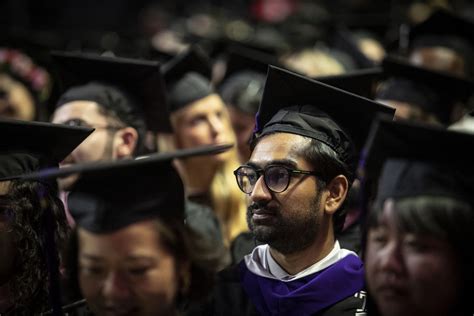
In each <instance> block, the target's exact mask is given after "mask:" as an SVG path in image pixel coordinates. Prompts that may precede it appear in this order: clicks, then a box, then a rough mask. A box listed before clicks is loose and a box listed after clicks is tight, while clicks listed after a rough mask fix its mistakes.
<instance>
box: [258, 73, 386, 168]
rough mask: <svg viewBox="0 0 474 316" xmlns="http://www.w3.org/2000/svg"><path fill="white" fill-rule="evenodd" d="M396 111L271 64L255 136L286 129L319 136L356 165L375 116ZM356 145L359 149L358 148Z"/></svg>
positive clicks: (344, 159)
mask: <svg viewBox="0 0 474 316" xmlns="http://www.w3.org/2000/svg"><path fill="white" fill-rule="evenodd" d="M394 112H395V110H394V109H392V108H389V107H387V106H384V105H382V104H379V103H376V102H373V101H371V100H369V99H366V98H363V97H360V96H358V95H355V94H352V93H350V92H347V91H344V90H341V89H338V88H335V87H332V86H329V85H326V84H324V83H321V82H318V81H316V80H312V79H309V78H307V77H304V76H300V75H298V74H295V73H292V72H290V71H287V70H283V69H280V68H276V67H273V66H270V67H269V70H268V75H267V81H266V84H265V90H264V93H263V98H262V102H261V104H260V108H259V111H258V113H257V115H256V125H255V130H254V138H258V137H261V136H263V135H266V134H269V133H272V132H286V133H293V134H298V135H302V136H306V137H310V138H313V139H317V140H319V141H321V142H323V143H325V144H326V145H328V146H329V147H331V148H332V149H333V150H334V151H336V153H338V155H339V157H340V158H341V159H342V160H343V161H345V162H346V163H348V164H350V165H351V164H355V157H354V156H355V155H357V150H359V149H360V148H362V146H363V144H364V143H365V139H366V136H367V134H368V132H369V128H370V124H371V122H372V120H373V118H374V117H375V116H376V115H377V114H378V113H381V114H386V115H389V116H393V114H394ZM354 145H355V146H356V148H354Z"/></svg>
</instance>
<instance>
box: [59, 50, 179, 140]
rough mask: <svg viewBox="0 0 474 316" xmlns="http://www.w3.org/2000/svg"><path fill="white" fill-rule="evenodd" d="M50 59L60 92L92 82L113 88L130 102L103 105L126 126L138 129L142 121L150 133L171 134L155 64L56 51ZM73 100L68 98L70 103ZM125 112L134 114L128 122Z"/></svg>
mask: <svg viewBox="0 0 474 316" xmlns="http://www.w3.org/2000/svg"><path fill="white" fill-rule="evenodd" d="M52 57H53V60H54V61H55V63H56V65H57V66H58V70H59V75H60V79H61V82H60V84H61V90H62V91H63V92H65V91H66V90H68V89H70V88H72V87H78V86H84V85H86V84H88V83H90V82H93V81H96V82H101V83H103V84H105V85H107V86H114V87H115V88H116V89H117V90H120V91H121V92H122V94H126V95H127V98H126V99H127V101H130V100H133V102H129V103H125V102H123V103H110V104H105V105H104V106H105V107H107V106H112V105H115V106H117V107H116V108H110V109H112V110H114V112H116V113H117V115H118V116H119V117H120V118H121V119H122V120H123V121H124V122H125V123H127V124H129V125H130V126H132V127H134V128H136V129H140V128H142V125H143V124H144V123H143V120H144V121H145V122H146V127H147V128H148V129H149V130H152V131H160V132H168V131H171V124H170V122H169V116H168V114H167V105H166V96H165V95H166V91H165V85H164V81H163V78H162V76H161V71H160V64H159V63H158V62H155V61H145V60H138V59H129V58H119V57H107V56H99V55H94V54H86V53H75V52H57V51H56V52H53V53H52ZM83 93H84V94H85V96H90V95H91V92H85V91H84V90H83ZM114 94H116V93H115V92H114ZM76 97H77V99H76V100H82V99H81V97H83V95H81V94H77V96H76ZM101 98H102V97H101ZM73 100H74V99H71V98H69V101H73ZM106 100H107V99H106ZM62 104H64V102H59V103H58V106H60V105H62ZM100 104H102V103H100ZM126 113H131V114H133V115H131V116H130V117H129V118H128V119H127V115H125V114H126Z"/></svg>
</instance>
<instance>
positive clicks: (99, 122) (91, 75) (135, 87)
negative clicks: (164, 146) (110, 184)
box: [52, 52, 168, 190]
mask: <svg viewBox="0 0 474 316" xmlns="http://www.w3.org/2000/svg"><path fill="white" fill-rule="evenodd" d="M53 58H54V60H55V61H56V63H57V65H58V68H59V73H60V74H61V79H62V84H63V86H66V87H67V88H68V89H67V90H66V91H65V92H64V93H63V94H62V95H61V96H60V98H59V100H58V102H57V105H56V110H55V112H54V114H53V117H52V122H53V123H62V124H68V125H74V126H87V127H92V128H94V129H95V131H94V133H93V134H92V135H91V136H90V138H88V139H87V141H85V142H84V143H82V144H81V145H80V146H79V147H78V148H77V149H76V150H75V151H74V152H73V153H71V155H69V156H68V157H67V158H66V159H65V160H64V161H63V162H62V165H70V164H76V163H82V162H90V161H98V160H117V159H124V158H130V157H133V156H136V155H139V154H144V153H145V152H146V150H145V137H146V133H147V130H153V131H159V130H160V128H161V129H162V130H161V131H166V129H167V127H168V126H167V123H168V122H167V121H166V122H161V121H162V120H163V119H164V118H166V117H167V115H164V113H165V111H166V104H165V100H164V96H163V94H164V87H163V82H162V79H161V74H160V68H159V65H158V64H157V63H155V62H144V61H138V60H134V59H124V58H116V57H104V56H98V55H87V54H77V53H65V52H56V53H53ZM157 114H161V115H160V117H162V118H161V119H157V116H158V115H157ZM154 125H158V126H154ZM74 182H75V178H74V177H68V178H65V179H62V180H61V181H60V186H61V188H62V189H63V190H69V189H70V188H71V186H72V185H73V184H74Z"/></svg>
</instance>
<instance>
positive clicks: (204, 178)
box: [177, 158, 217, 196]
mask: <svg viewBox="0 0 474 316" xmlns="http://www.w3.org/2000/svg"><path fill="white" fill-rule="evenodd" d="M177 168H178V171H179V173H180V175H181V178H182V179H183V182H184V187H185V190H186V195H187V196H190V195H197V194H202V193H206V192H208V191H209V190H210V188H211V184H212V180H213V179H214V175H215V172H216V168H217V166H216V165H214V164H212V163H209V161H207V162H206V161H203V160H201V159H199V158H190V159H186V161H179V162H177Z"/></svg>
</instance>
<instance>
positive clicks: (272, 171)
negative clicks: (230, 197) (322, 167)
mask: <svg viewBox="0 0 474 316" xmlns="http://www.w3.org/2000/svg"><path fill="white" fill-rule="evenodd" d="M262 174H263V181H264V182H265V185H266V186H267V188H268V189H269V190H270V191H272V192H274V193H281V192H283V191H285V190H286V189H288V186H289V185H290V180H291V177H292V176H294V175H301V174H304V175H312V176H319V175H320V174H319V173H318V172H316V171H304V170H297V169H291V168H289V167H286V166H282V165H267V166H265V168H263V169H260V168H255V167H253V166H249V165H243V166H240V167H239V168H237V169H236V170H235V171H234V175H235V179H236V180H237V184H238V186H239V188H240V190H242V192H244V193H246V194H250V193H252V191H253V189H254V188H255V184H256V183H257V180H258V179H259V178H260V177H261V176H262Z"/></svg>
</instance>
